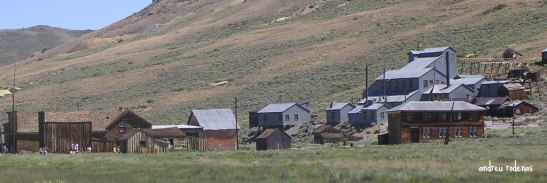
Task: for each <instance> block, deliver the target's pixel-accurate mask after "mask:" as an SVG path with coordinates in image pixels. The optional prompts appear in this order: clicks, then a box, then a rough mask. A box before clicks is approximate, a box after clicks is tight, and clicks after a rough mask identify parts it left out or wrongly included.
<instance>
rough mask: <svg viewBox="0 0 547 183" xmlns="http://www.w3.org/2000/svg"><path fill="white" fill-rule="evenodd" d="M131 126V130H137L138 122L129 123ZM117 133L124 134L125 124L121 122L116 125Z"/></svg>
mask: <svg viewBox="0 0 547 183" xmlns="http://www.w3.org/2000/svg"><path fill="white" fill-rule="evenodd" d="M131 126H133V128H139V122H138V121H133V122H131ZM118 131H119V132H120V133H125V122H123V121H121V122H120V123H118Z"/></svg>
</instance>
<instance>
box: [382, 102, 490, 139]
mask: <svg viewBox="0 0 547 183" xmlns="http://www.w3.org/2000/svg"><path fill="white" fill-rule="evenodd" d="M485 111H486V109H485V108H482V107H479V106H476V105H473V104H470V103H467V102H462V101H443V102H440V101H434V102H433V101H411V102H407V103H405V104H403V105H400V106H398V107H395V108H393V109H391V110H389V111H388V118H389V119H388V120H389V126H388V132H389V144H399V143H416V142H428V141H430V140H436V139H444V138H445V137H446V136H447V135H450V138H456V139H458V138H477V137H481V136H482V135H483V133H484V112H485Z"/></svg>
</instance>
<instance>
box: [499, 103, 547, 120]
mask: <svg viewBox="0 0 547 183" xmlns="http://www.w3.org/2000/svg"><path fill="white" fill-rule="evenodd" d="M499 110H500V111H503V113H502V114H503V117H513V115H522V114H534V113H536V112H537V111H539V108H538V107H536V106H534V105H532V104H530V103H528V102H525V101H522V100H513V101H508V102H505V103H503V104H502V105H501V106H500V107H499Z"/></svg>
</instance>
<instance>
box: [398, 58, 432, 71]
mask: <svg viewBox="0 0 547 183" xmlns="http://www.w3.org/2000/svg"><path fill="white" fill-rule="evenodd" d="M439 58H440V57H423V58H417V59H415V60H414V61H412V62H410V63H408V64H406V65H405V66H404V67H403V68H401V69H400V70H411V69H423V68H426V67H427V66H428V65H431V64H432V63H433V62H435V60H437V59H439Z"/></svg>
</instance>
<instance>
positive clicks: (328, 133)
mask: <svg viewBox="0 0 547 183" xmlns="http://www.w3.org/2000/svg"><path fill="white" fill-rule="evenodd" d="M312 134H313V143H316V144H325V143H338V142H343V141H344V135H343V134H342V133H340V131H339V130H337V129H336V128H334V127H332V126H331V125H321V126H320V127H319V128H317V129H315V130H313V133H312Z"/></svg>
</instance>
